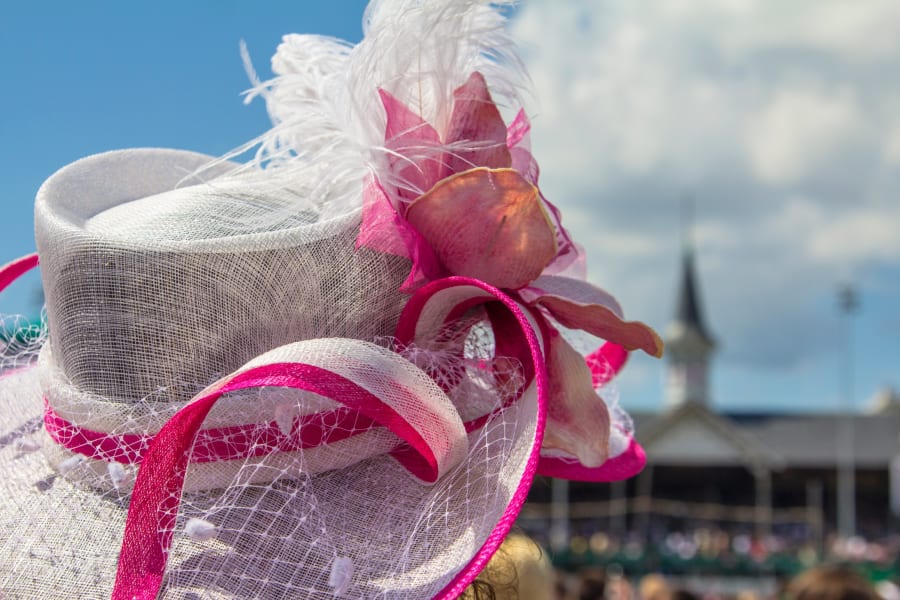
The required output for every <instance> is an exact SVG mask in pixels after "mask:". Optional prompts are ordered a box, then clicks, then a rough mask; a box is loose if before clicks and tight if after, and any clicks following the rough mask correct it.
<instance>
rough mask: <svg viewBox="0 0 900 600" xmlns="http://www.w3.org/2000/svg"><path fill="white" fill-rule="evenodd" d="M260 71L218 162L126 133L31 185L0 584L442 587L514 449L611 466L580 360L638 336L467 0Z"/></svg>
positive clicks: (512, 476) (0, 491)
mask: <svg viewBox="0 0 900 600" xmlns="http://www.w3.org/2000/svg"><path fill="white" fill-rule="evenodd" d="M273 71H274V72H275V74H276V78H275V79H273V80H272V81H268V82H259V81H257V82H256V85H255V87H254V90H253V91H252V92H251V94H249V96H248V99H249V98H252V97H254V96H257V95H261V96H263V97H264V98H265V100H266V105H267V109H268V111H269V113H270V115H271V117H272V120H273V129H272V130H271V131H270V132H268V133H266V134H265V135H263V136H262V137H261V138H260V139H258V140H254V142H252V144H251V146H252V145H255V146H257V148H258V150H257V153H256V155H255V158H254V159H253V160H251V161H250V162H249V163H247V164H243V165H241V164H237V163H233V162H231V161H229V160H214V159H212V158H210V157H205V156H202V155H197V154H193V153H188V152H183V151H175V150H160V149H149V150H125V151H119V152H111V153H106V154H101V155H97V156H93V157H89V158H86V159H83V160H81V161H78V162H76V163H74V164H73V165H69V166H68V167H65V168H63V169H62V170H60V171H59V172H58V173H57V174H55V175H53V176H52V177H51V178H50V179H49V180H48V181H47V183H45V184H44V186H43V187H42V188H41V190H40V191H39V193H38V198H37V201H36V209H35V222H36V239H37V245H38V253H37V255H32V256H29V257H25V258H24V259H21V260H19V261H14V262H12V263H9V264H8V265H7V266H5V267H2V268H0V290H2V289H3V288H4V287H6V285H8V284H9V283H11V282H12V281H13V280H14V279H15V278H16V277H18V276H19V275H20V274H21V273H23V272H25V271H27V270H28V269H30V268H33V267H34V266H36V265H37V263H38V258H37V256H38V255H39V256H40V263H41V268H42V278H43V281H44V286H45V290H46V298H47V322H48V328H49V341H47V342H45V343H42V344H41V345H40V347H39V348H36V350H37V351H38V352H39V354H40V356H39V358H38V359H37V361H32V360H30V356H31V354H27V353H22V354H19V355H18V356H12V357H10V358H8V359H6V360H4V362H3V364H2V366H3V367H4V370H3V372H2V373H0V406H2V407H3V410H2V411H0V413H2V414H0V440H2V441H0V459H2V461H0V465H5V466H2V467H0V475H2V477H0V480H2V481H3V484H2V486H0V495H2V498H3V501H2V504H0V527H3V528H4V530H5V531H7V532H9V535H8V537H7V539H6V540H2V541H0V591H2V592H3V593H4V594H6V595H9V596H11V597H34V596H40V595H47V596H53V594H57V595H59V594H61V593H67V594H68V595H70V596H73V597H91V598H93V597H109V596H111V597H113V598H116V599H120V598H157V597H165V598H168V597H173V598H182V597H204V598H205V597H214V598H247V597H291V598H294V597H297V598H306V597H308V598H330V597H341V598H371V597H385V598H388V597H390V598H395V597H396V598H403V597H407V598H422V597H448V598H449V597H455V596H457V595H458V594H459V593H461V592H462V591H463V590H464V589H465V588H466V586H468V585H469V583H471V581H472V580H473V579H474V578H475V577H476V576H477V574H478V573H479V572H480V571H481V569H482V568H483V567H484V566H485V564H486V563H487V561H488V560H489V559H490V557H491V555H492V554H493V552H494V551H495V550H496V549H497V547H498V546H499V544H500V542H501V541H502V540H503V538H504V536H505V535H506V533H507V532H508V531H509V528H510V527H511V525H512V523H513V521H514V520H515V518H516V516H517V515H518V512H519V510H520V508H521V506H522V503H523V502H524V501H525V498H526V496H527V493H528V489H529V487H530V485H531V482H532V479H533V477H534V476H535V474H537V473H541V474H544V475H549V476H558V477H566V478H571V479H585V480H593V481H611V480H615V479H621V478H625V477H629V476H632V475H634V474H635V473H637V472H638V471H639V470H640V469H641V468H642V466H643V461H644V458H643V452H642V450H641V449H640V447H639V446H638V445H637V444H636V442H634V440H633V439H632V437H631V431H630V424H629V421H628V419H627V415H625V414H624V412H623V411H621V409H619V408H618V407H616V406H614V405H610V406H608V405H607V403H606V401H604V399H603V398H602V397H601V396H600V395H598V393H597V390H598V389H600V388H602V387H603V386H604V385H605V384H607V383H608V382H609V380H610V379H611V378H612V377H613V376H614V375H615V373H617V372H618V370H619V369H620V368H621V367H622V366H623V364H624V362H625V359H626V357H627V353H628V351H631V350H636V349H640V350H643V351H645V352H647V353H649V354H652V355H655V356H658V355H659V354H660V353H661V350H662V344H661V342H660V340H659V338H658V336H657V335H656V334H655V333H654V332H653V331H652V330H651V329H650V328H648V327H647V326H645V325H643V324H642V323H638V322H632V321H626V320H624V318H623V316H622V311H621V308H620V307H619V305H618V304H617V303H616V301H615V300H614V299H613V298H612V297H611V296H610V295H609V294H607V293H606V292H604V291H602V290H600V289H599V288H596V287H594V286H593V285H591V284H589V283H587V281H585V277H584V272H585V266H584V263H585V260H584V258H585V257H584V253H583V251H582V250H581V249H580V247H578V245H577V244H575V243H574V242H573V240H572V239H571V237H570V236H569V234H568V233H567V232H566V230H565V228H564V227H563V225H562V218H561V215H560V211H559V210H558V209H557V208H556V207H555V206H553V205H552V204H551V203H550V202H548V201H547V200H546V199H545V198H544V197H543V195H542V194H541V192H540V190H539V188H538V168H537V163H536V161H535V159H534V157H533V156H532V154H531V152H530V150H529V146H528V132H529V129H530V124H529V121H528V118H527V117H526V115H525V112H524V110H522V109H521V108H520V107H521V102H520V100H519V95H520V90H522V89H524V84H523V83H522V82H524V81H525V78H524V74H523V72H522V69H521V65H520V63H519V62H518V59H517V58H516V56H515V52H514V47H513V45H512V43H511V42H510V40H509V39H508V38H507V36H506V34H505V33H504V29H503V16H502V14H501V12H500V10H499V9H498V7H497V6H496V5H495V4H494V3H488V2H482V1H476V0H466V1H463V2H453V3H444V2H439V1H437V0H383V1H375V2H373V3H372V4H371V5H370V6H369V8H368V10H367V12H366V16H365V36H364V39H363V40H362V42H360V43H359V44H358V45H356V46H351V45H348V44H346V43H344V42H341V41H338V40H334V39H331V38H324V37H320V36H311V35H304V36H300V35H291V36H286V37H285V38H284V41H283V43H282V45H281V46H279V48H278V51H277V53H276V55H275V57H274V58H273ZM253 77H255V75H253ZM495 98H496V99H498V100H495ZM507 109H510V110H512V111H514V113H515V114H514V116H513V118H512V119H510V120H509V124H508V125H507V122H506V121H505V120H504V118H503V116H502V114H501V113H502V111H503V110H507ZM251 146H247V147H251ZM569 329H581V330H584V331H586V332H588V333H590V334H592V335H594V336H596V337H599V338H602V339H603V340H606V341H605V342H604V343H603V344H602V345H601V346H600V347H599V348H598V350H597V351H596V352H593V353H591V354H589V355H588V356H587V357H585V356H583V355H582V354H580V353H579V352H578V351H576V350H575V349H574V348H573V346H572V345H571V344H570V343H569V342H568V341H566V338H565V337H564V336H565V335H568V334H567V333H566V331H567V330H569ZM191 594H193V596H190V595H191Z"/></svg>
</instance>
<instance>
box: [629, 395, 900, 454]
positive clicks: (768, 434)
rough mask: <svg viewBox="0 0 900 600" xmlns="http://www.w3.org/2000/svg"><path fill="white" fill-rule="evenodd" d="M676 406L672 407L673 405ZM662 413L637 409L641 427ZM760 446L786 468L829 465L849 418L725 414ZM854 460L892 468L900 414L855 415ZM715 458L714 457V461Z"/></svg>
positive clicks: (899, 449) (637, 422)
mask: <svg viewBox="0 0 900 600" xmlns="http://www.w3.org/2000/svg"><path fill="white" fill-rule="evenodd" d="M670 410H672V409H670ZM667 414H669V413H668V411H664V412H661V413H649V412H634V413H632V415H631V416H632V418H633V419H634V426H635V431H636V432H637V437H638V438H639V439H640V438H641V437H642V436H641V434H642V432H648V431H652V429H653V428H654V422H659V421H658V420H659V419H664V418H665V417H666V415H667ZM718 416H719V417H721V418H722V419H725V420H727V421H729V422H730V423H731V425H732V426H734V427H735V428H736V429H737V430H738V431H740V432H741V433H742V434H743V435H745V436H747V437H748V438H750V439H752V440H755V441H756V442H757V443H758V445H759V447H760V448H765V449H766V451H767V452H771V453H772V454H773V455H775V456H777V457H778V458H780V459H781V461H783V466H785V467H788V468H790V467H794V468H803V467H815V468H828V467H832V466H833V465H834V464H835V463H836V461H837V452H838V444H839V443H840V428H841V426H842V425H841V422H842V421H843V420H844V417H842V416H839V415H834V414H815V413H813V414H810V413H805V414H804V413H731V414H728V413H720V414H719V415H718ZM853 425H854V427H853V428H854V434H855V435H854V436H853V437H854V440H853V442H854V444H853V446H854V459H855V462H856V464H857V466H858V467H860V468H886V467H887V466H888V465H889V464H890V462H891V460H892V459H893V458H894V457H895V456H897V455H898V454H900V416H898V415H854V417H853ZM713 459H714V457H711V459H710V460H711V462H712V461H713Z"/></svg>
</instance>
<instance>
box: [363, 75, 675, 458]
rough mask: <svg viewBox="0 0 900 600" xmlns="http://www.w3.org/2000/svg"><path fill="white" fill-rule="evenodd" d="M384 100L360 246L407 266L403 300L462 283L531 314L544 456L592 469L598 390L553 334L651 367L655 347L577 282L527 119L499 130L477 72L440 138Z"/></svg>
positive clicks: (603, 454)
mask: <svg viewBox="0 0 900 600" xmlns="http://www.w3.org/2000/svg"><path fill="white" fill-rule="evenodd" d="M380 95H381V100H382V104H383V105H384V109H385V112H386V114H387V125H386V130H385V148H386V149H387V151H388V166H389V172H388V173H386V174H382V179H383V181H382V180H379V179H375V178H373V179H372V180H370V181H369V182H368V183H367V186H366V191H365V202H364V211H363V222H362V227H361V231H360V235H359V238H358V239H357V245H358V246H366V247H369V248H372V249H375V250H378V251H381V252H387V253H390V254H395V255H399V256H404V257H406V258H409V259H410V260H411V262H412V268H411V271H410V274H409V277H408V278H407V280H406V281H405V282H404V284H403V289H404V290H406V291H410V292H411V291H413V290H415V289H416V288H418V287H420V286H421V285H423V284H424V283H427V282H428V281H432V280H435V279H439V278H442V277H448V276H453V275H460V276H465V277H471V278H475V279H479V280H481V281H484V282H486V283H488V284H490V285H493V286H496V287H498V288H502V289H504V290H506V291H507V292H508V293H509V294H510V295H512V296H513V297H515V298H516V299H518V300H520V301H522V302H524V303H526V304H527V305H529V306H531V307H533V309H534V310H535V311H536V314H538V315H540V316H541V317H542V318H541V321H542V322H541V327H542V329H544V337H545V340H546V341H547V344H548V346H547V348H545V353H546V358H547V371H548V376H549V380H550V388H551V389H550V397H549V399H550V406H549V411H548V413H549V414H548V422H547V429H546V434H545V440H544V447H545V448H546V449H552V450H553V451H555V452H554V454H555V455H557V456H559V455H560V454H562V455H563V456H571V457H572V458H574V459H577V461H578V462H579V463H581V464H582V465H584V466H585V467H588V468H595V467H599V466H600V465H602V464H603V463H604V462H605V461H606V460H607V458H608V448H607V447H608V440H609V428H610V417H609V412H608V410H607V408H606V405H605V403H604V402H603V401H602V400H601V399H600V398H599V397H598V396H597V393H596V391H595V388H596V387H599V386H600V385H602V383H604V382H602V381H601V382H599V384H598V382H597V381H595V379H596V377H592V370H591V368H589V367H588V365H587V364H586V362H585V358H584V357H583V356H582V355H581V354H579V353H578V352H577V351H576V350H575V349H574V348H572V346H571V345H569V344H568V343H567V342H566V341H565V340H564V339H563V338H562V336H561V335H560V334H559V332H558V331H557V330H556V328H555V327H554V325H553V323H554V322H555V323H559V324H560V325H562V326H564V327H568V328H571V329H581V330H584V331H587V332H589V333H591V334H593V335H595V336H598V337H601V338H603V339H606V340H608V341H609V342H612V343H613V344H616V345H618V346H621V347H622V348H624V350H627V351H631V350H638V349H640V350H643V351H644V352H646V353H648V354H650V355H652V356H657V357H658V356H661V354H662V348H663V344H662V341H661V340H660V338H659V336H658V335H657V334H656V333H655V332H654V331H653V330H652V329H651V328H650V327H648V326H647V325H644V324H643V323H640V322H636V321H625V320H624V318H623V314H622V310H621V307H620V306H619V304H618V303H617V302H616V300H615V299H614V298H613V297H612V296H611V295H610V294H608V293H607V292H605V291H603V290H602V289H600V288H597V287H595V286H593V285H591V284H590V283H588V282H587V281H585V280H584V271H585V268H584V253H583V251H582V250H581V248H580V247H578V245H577V244H575V243H574V242H573V241H572V239H571V237H570V236H569V234H568V232H567V231H566V230H565V228H564V227H563V226H562V222H561V217H560V213H559V210H558V209H557V208H556V207H555V206H553V205H552V204H550V203H549V202H548V201H547V200H546V199H545V198H544V197H543V196H542V195H541V193H540V191H539V189H538V187H537V181H538V173H539V170H538V166H537V163H536V162H535V160H534V158H533V156H532V155H531V152H530V151H529V150H528V148H527V136H528V132H529V129H530V124H529V122H528V119H527V117H526V116H525V114H524V112H523V111H520V112H519V113H518V115H517V116H516V118H515V119H514V120H513V122H512V123H511V124H510V125H509V127H507V126H506V124H505V123H504V122H503V118H502V116H501V115H500V111H499V110H498V108H497V106H496V104H495V103H494V101H493V99H492V98H491V95H490V92H489V90H488V88H487V84H486V83H485V80H484V77H483V76H482V75H481V74H480V73H478V72H475V73H473V74H472V75H471V76H470V77H469V79H468V81H467V82H466V83H465V84H463V85H462V86H460V87H459V88H457V89H456V90H455V91H454V94H453V108H452V112H451V115H450V119H449V122H448V125H447V127H446V131H443V132H439V131H438V130H437V129H435V128H434V127H433V126H432V125H431V124H429V123H427V122H426V121H425V120H424V119H422V117H420V116H419V115H418V114H416V113H415V112H414V111H413V110H411V109H410V108H409V107H408V106H406V105H405V104H403V103H402V102H400V101H399V100H397V99H396V98H395V97H394V96H392V95H391V94H389V93H388V92H386V91H384V90H381V91H380ZM573 275H574V276H573Z"/></svg>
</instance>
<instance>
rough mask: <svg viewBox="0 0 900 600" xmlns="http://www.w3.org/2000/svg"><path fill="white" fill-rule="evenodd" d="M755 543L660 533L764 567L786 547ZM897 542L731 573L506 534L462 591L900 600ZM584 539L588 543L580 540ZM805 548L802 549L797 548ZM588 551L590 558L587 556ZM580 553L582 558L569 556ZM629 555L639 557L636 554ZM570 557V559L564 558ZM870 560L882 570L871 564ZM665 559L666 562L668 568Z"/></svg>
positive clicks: (832, 549) (677, 549)
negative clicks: (546, 545)
mask: <svg viewBox="0 0 900 600" xmlns="http://www.w3.org/2000/svg"><path fill="white" fill-rule="evenodd" d="M771 537H772V538H773V539H763V540H757V539H755V538H754V537H753V536H745V534H734V535H732V534H727V533H726V532H724V531H721V530H719V531H706V532H703V531H699V530H698V531H693V532H690V533H684V532H681V533H670V534H667V535H666V536H664V540H663V544H662V549H661V550H662V551H663V552H668V553H670V554H672V555H673V556H677V557H678V558H679V560H691V559H693V558H695V557H697V556H703V555H706V556H707V557H718V558H719V559H722V560H725V559H727V558H728V557H734V556H742V555H743V556H746V557H747V558H748V560H751V561H754V562H755V563H756V564H758V565H760V566H763V565H765V564H767V562H766V561H767V560H769V559H770V558H771V557H772V556H773V555H774V553H777V552H784V551H786V550H787V546H785V545H784V540H779V539H777V536H771ZM896 543H897V540H888V541H882V542H878V543H875V542H866V541H864V540H861V539H856V538H853V539H848V540H842V539H839V538H833V539H831V540H829V545H828V549H827V556H822V553H821V552H819V551H817V550H816V549H815V548H810V549H809V551H808V552H807V557H806V561H807V562H808V564H804V563H803V562H802V561H801V562H800V563H799V564H800V566H798V567H797V568H796V569H794V570H793V571H790V572H787V571H785V572H781V573H775V572H773V571H771V570H768V571H767V570H765V569H762V568H760V569H758V570H757V572H756V573H751V574H744V575H740V576H734V575H729V574H728V572H727V569H717V568H716V565H715V562H710V561H707V562H706V563H704V565H705V569H703V570H699V571H695V572H689V571H683V572H677V570H674V571H673V570H671V569H670V570H668V571H667V570H654V569H649V570H648V569H647V568H646V567H647V566H648V565H647V564H646V563H644V564H639V563H636V562H632V563H628V564H625V565H623V564H622V563H619V562H616V561H615V560H603V559H604V557H605V558H607V559H609V558H611V557H616V556H621V555H622V553H623V552H627V551H629V550H631V551H632V552H633V553H635V552H636V553H637V554H640V555H643V556H646V554H647V552H646V550H647V549H646V548H639V547H637V546H635V545H634V543H633V542H631V545H629V542H627V541H626V542H625V543H624V544H619V543H617V542H616V541H614V540H610V539H609V538H606V539H603V538H602V537H599V534H595V535H594V536H592V537H591V538H590V539H587V540H584V539H581V538H579V537H578V536H574V537H572V538H571V543H570V548H569V549H568V550H567V551H566V552H564V553H561V554H560V553H557V554H554V555H552V556H551V553H550V552H548V551H546V550H544V549H543V548H542V546H541V545H539V544H538V543H537V542H535V541H534V540H532V539H531V538H529V537H526V536H525V535H522V534H513V535H511V536H509V537H508V538H507V540H506V541H505V542H504V544H503V546H502V547H501V548H500V550H499V551H498V553H497V554H496V555H495V557H494V558H493V559H492V560H491V563H490V564H489V565H488V567H487V568H486V569H485V571H484V572H483V573H482V575H481V577H479V582H477V583H476V585H475V586H474V587H473V588H472V589H470V590H469V592H467V594H466V595H465V596H464V598H465V599H467V600H485V599H490V600H513V599H520V600H606V599H614V600H692V599H695V598H696V599H697V600H875V599H877V598H883V599H885V600H900V588H898V586H897V584H896V583H895V582H896V581H897V576H898V572H897V570H896V568H895V567H896V564H895V563H896V560H897V559H896V557H897V546H896ZM585 544H586V545H585ZM794 550H797V551H798V552H800V551H805V550H806V549H805V548H794ZM589 555H591V556H592V557H593V558H594V559H595V560H593V561H590V562H589V561H587V560H584V559H586V558H588V557H589ZM575 556H580V557H581V559H582V560H581V561H576V560H572V559H573V557H575ZM633 558H637V556H634V557H633ZM567 560H568V562H566V561H567ZM873 561H874V562H875V563H877V564H880V565H884V566H886V568H885V569H884V570H882V571H877V570H872V569H868V568H867V565H870V564H872V562H873ZM667 564H668V563H663V565H664V566H666V565H667Z"/></svg>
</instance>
